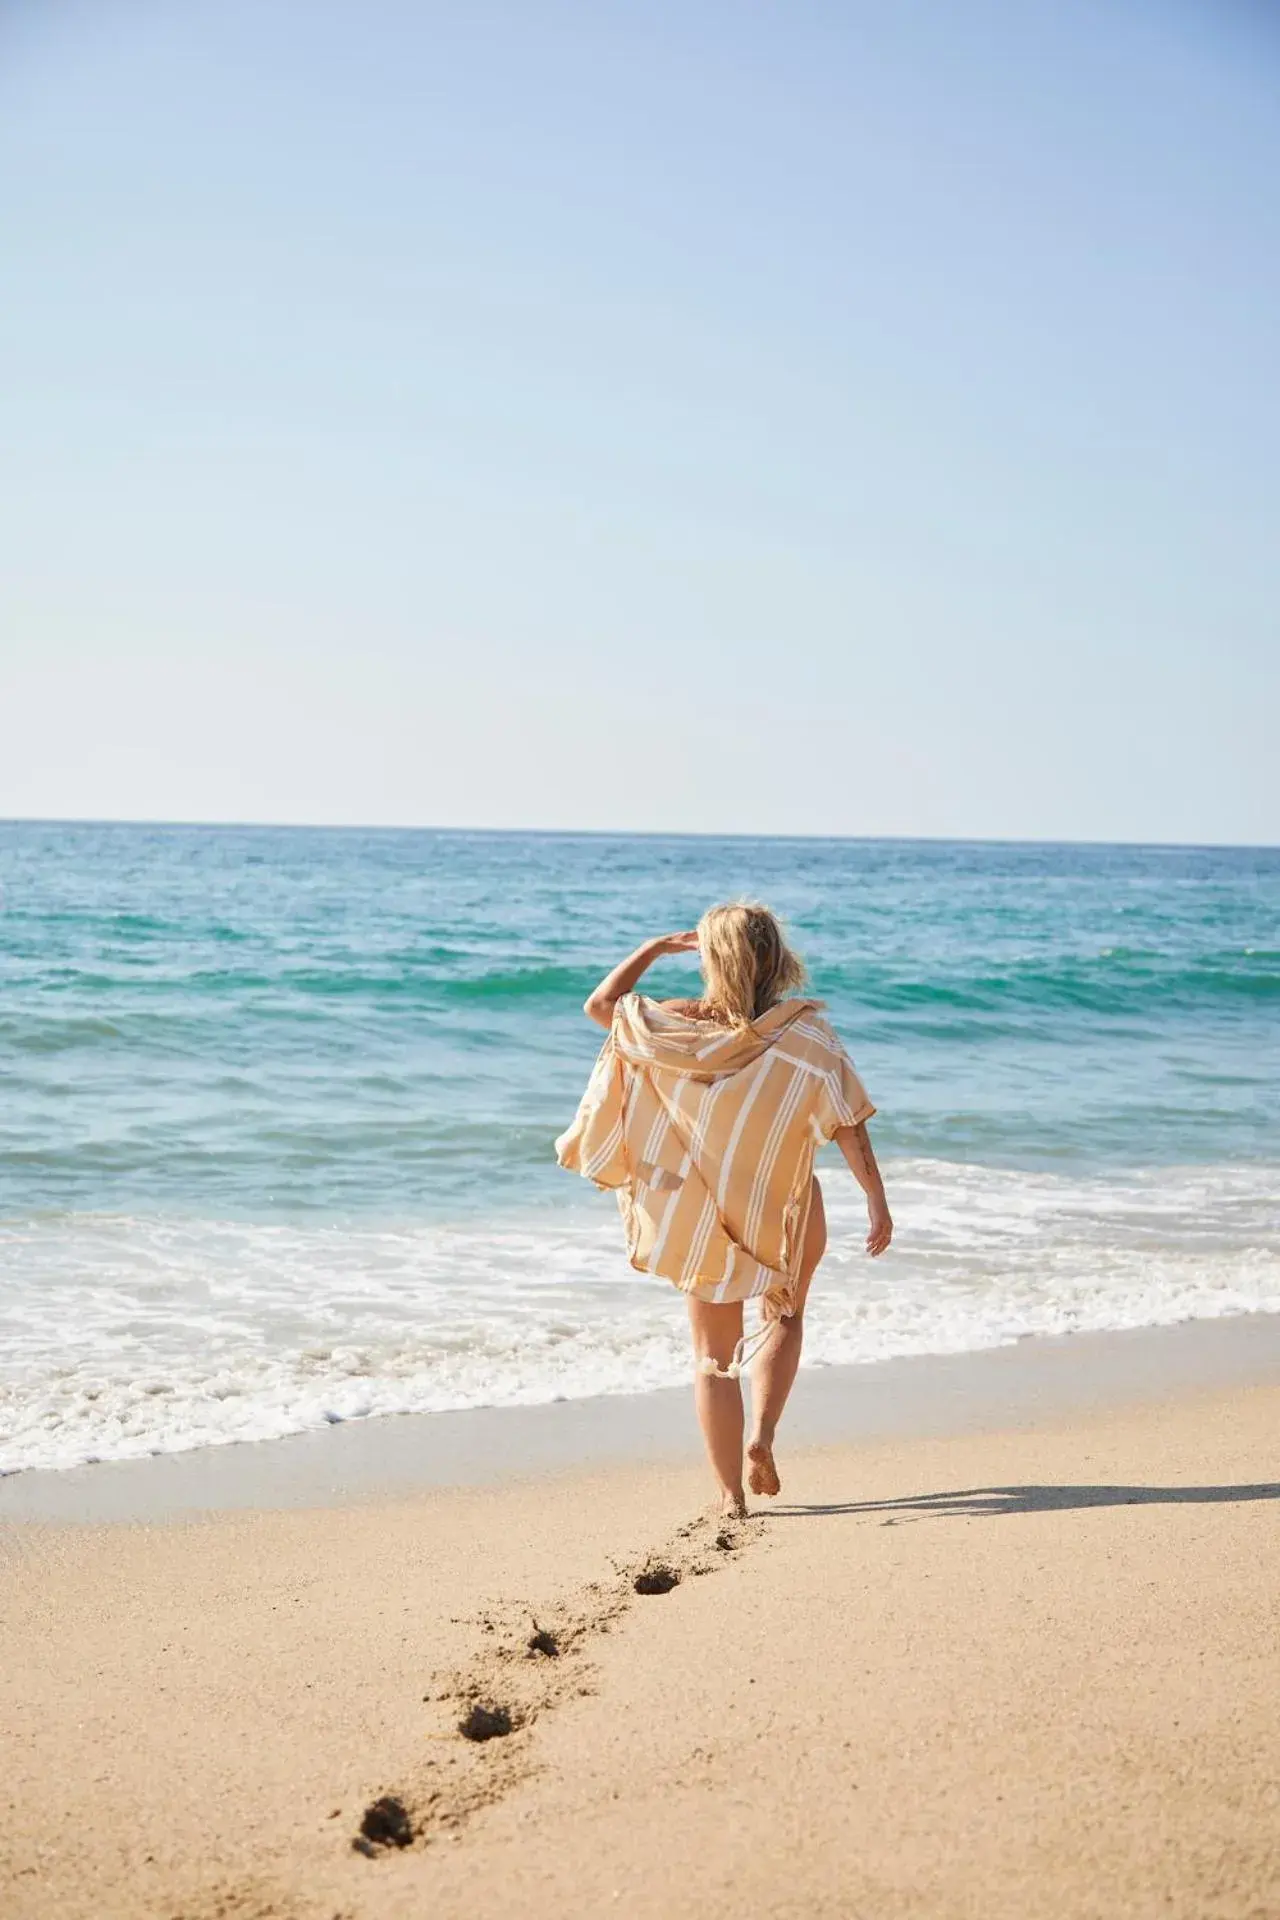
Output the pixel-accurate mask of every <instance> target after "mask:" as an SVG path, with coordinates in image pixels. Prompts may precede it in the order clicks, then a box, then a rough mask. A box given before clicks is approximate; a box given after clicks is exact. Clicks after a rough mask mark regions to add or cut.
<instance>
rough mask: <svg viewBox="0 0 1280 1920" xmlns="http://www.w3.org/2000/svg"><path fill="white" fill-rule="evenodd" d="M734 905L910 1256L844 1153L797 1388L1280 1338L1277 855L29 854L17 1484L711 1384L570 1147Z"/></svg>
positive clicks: (195, 841) (11, 998)
mask: <svg viewBox="0 0 1280 1920" xmlns="http://www.w3.org/2000/svg"><path fill="white" fill-rule="evenodd" d="M744 894H750V895H753V896H757V897H760V898H763V899H765V900H767V901H768V902H769V903H770V904H771V905H773V906H774V907H775V909H776V910H777V911H779V912H780V913H782V914H783V915H784V916H785V917H786V919H787V920H788V922H789V924H790V927H791V929H792V933H793V936H794V938H795V941H796V943H797V944H798V946H799V947H800V949H801V951H802V952H803V953H804V954H805V956H806V958H807V960H808V962H809V965H810V969H811V974H812V982H813V990H814V991H816V992H817V993H818V994H820V995H821V997H822V998H823V999H824V1000H825V1001H826V1002H827V1004H828V1007H829V1010H830V1014H831V1017H832V1018H833V1020H834V1021H835V1023H836V1025H837V1027H838V1028H839V1030H840V1031H841V1034H842V1035H843V1037H844V1039H845V1041H846V1044H847V1045H848V1047H849V1050H850V1051H851V1053H852V1054H853V1056H854V1058H855V1060H856V1062H857V1065H858V1068H859V1071H860V1073H861V1075H862V1077H863V1079H864V1080H865V1081H866V1083H867V1086H868V1089H869V1091H870V1093H871V1097H872V1099H873V1100H874V1101H875V1102H876V1104H877V1106H878V1108H879V1110H880V1111H879V1114H878V1117H877V1118H876V1120H875V1121H874V1122H873V1123H872V1135H873V1138H874V1140H875V1143H876V1147H877V1151H878V1153H879V1155H880V1158H881V1162H882V1165H883V1167H884V1172H885V1179H886V1185H887V1188H888V1192H889V1199H890V1204H891V1207H892V1209H893V1212H894V1216H895V1220H896V1222H897V1236H896V1240H895V1244H894V1246H893V1248H892V1250H891V1251H890V1253H889V1254H888V1255H886V1256H885V1257H884V1258H883V1259H882V1260H880V1261H878V1262H874V1263H873V1262H870V1261H868V1260H867V1259H866V1258H865V1256H864V1255H863V1254H862V1252H861V1250H860V1244H861V1237H862V1234H863V1233H864V1232H865V1217H864V1212H863V1208H862V1205H861V1197H860V1195H859V1194H858V1192H857V1189H856V1188H855V1187H854V1185H853V1182H852V1180H851V1179H850V1178H849V1176H848V1174H847V1173H846V1172H845V1170H844V1166H843V1162H842V1161H841V1160H840V1158H839V1155H838V1154H837V1153H836V1152H835V1150H834V1149H827V1150H825V1151H824V1153H823V1155H822V1157H821V1167H820V1171H821V1172H822V1173H823V1175H824V1185H825V1191H826V1195H827V1205H828V1213H829V1217H830V1227H831V1250H830V1252H829V1254H828V1256H827V1259H826V1261H825V1262H824V1264H823V1267H822V1268H821V1269H820V1272H819V1275H818V1279H817V1281H816V1282H815V1286H814V1292H813V1297H812V1303H811V1307H810V1314H809V1319H808V1333H807V1347H806V1364H818V1365H821V1364H824V1363H825V1364H830V1363H833V1362H863V1363H867V1364H874V1363H875V1362H877V1361H880V1360H883V1359H885V1358H888V1357H890V1356H893V1355H899V1354H912V1353H940V1352H961V1351H966V1350H969V1349H976V1348H981V1347H988V1346H992V1345H997V1344H1001V1343H1005V1342H1009V1341H1013V1340H1017V1339H1021V1338H1025V1337H1027V1336H1030V1335H1036V1334H1061V1333H1069V1332H1072V1331H1074V1330H1076V1329H1081V1328H1091V1329H1101V1328H1120V1327H1133V1326H1143V1325H1153V1324H1157V1323H1162V1322H1170V1321H1175V1320H1184V1319H1192V1318H1199V1317H1210V1316H1217V1315H1223V1314H1236V1313H1245V1312H1249V1311H1256V1310H1262V1311H1266V1312H1277V1311H1280V1018H1278V1016H1280V851H1277V850H1274V849H1271V850H1268V849H1248V848H1238V849H1237V848H1211V849H1210V848H1168V847H1110V846H1066V845H1061V846H1058V845H1054V846H1050V845H1021V844H1019V845H994V844H975V845H969V844H959V843H955V844H949V843H940V842H921V843H916V842H905V841H865V840H799V839H745V838H743V839H712V838H696V837H669V838H668V837H641V836H606V835H593V834H532V833H530V834H516V833H510V834H502V833H462V832H426V831H422V832H418V831H390V830H388V831H365V830H328V829H302V828H298V829H277V828H239V827H221V828H219V827H160V826H126V825H89V824H87V825H64V824H37V823H10V824H0V1471H14V1470H16V1469H20V1468H26V1467H67V1466H72V1465H75V1464H78V1463H81V1462H85V1461H92V1460H106V1459H119V1458H126V1457H132V1456H137V1455H143V1454H148V1453H163V1452H170V1451H175V1450H180V1449H184V1448H189V1447H195V1446H205V1445H211V1444H220V1443H223V1442H228V1441H233V1440H244V1439H260V1438H266V1437H270V1436H275V1435H281V1434H287V1433H293V1432H299V1431H302V1430H304V1429H308V1428H315V1427H319V1426H322V1425H324V1424H325V1423H333V1422H337V1421H342V1420H352V1419H359V1418H363V1417H366V1416H370V1415H377V1414H390V1413H397V1412H408V1411H432V1410H438V1409H444V1408H455V1407H467V1406H480V1405H494V1404H513V1403H518V1402H523V1403H528V1402H536V1401H549V1400H555V1399H562V1398H572V1397H576V1396H580V1395H587V1394H596V1393H627V1392H635V1391H639V1390H643V1389H645V1388H650V1387H657V1386H666V1385H671V1384H674V1383H677V1382H681V1381H685V1380H687V1379H688V1378H689V1377H690V1369H689V1363H688V1359H687V1356H686V1336H685V1328H684V1315H683V1303H682V1301H681V1300H680V1298H679V1296H678V1295H677V1294H676V1293H675V1291H674V1289H672V1288H670V1287H669V1286H668V1285H667V1284H666V1283H665V1282H663V1281H659V1280H654V1279H650V1278H647V1277H645V1276H644V1275H641V1274H636V1273H633V1272H631V1271H630V1269H629V1268H628V1267H627V1265H626V1262H625V1259H624V1257H623V1252H622V1240H621V1232H620V1226H619V1222H618V1219H617V1215H616V1210H615V1206H614V1203H613V1200H612V1198H611V1197H610V1196H609V1195H606V1194H600V1193H596V1192H595V1191H594V1190H593V1189H592V1188H590V1187H589V1186H588V1185H587V1184H586V1183H585V1182H583V1181H580V1180H577V1179H574V1178H572V1177H570V1176H569V1175H567V1174H565V1173H562V1172H561V1171H560V1170H559V1169H558V1168H557V1167H556V1166H555V1164H554V1158H553V1152H552V1141H553V1139H554V1137H555V1135H556V1134H557V1133H558V1132H559V1131H560V1130H561V1129H562V1128H563V1127H564V1126H565V1125H566V1124H567V1122H568V1120H569V1118H570V1117H571V1115H572V1113H573V1110H574V1107H575V1105H576V1102H577V1099H578V1096H579V1094H580V1092H581V1089H582V1086H583V1084H584V1082H585V1080H586V1077H587V1074H588V1072H589V1070H590V1067H591V1063H592V1060H593V1059H594V1056H595V1053H596V1051H597V1047H598V1043H599V1040H600V1037H601V1036H600V1034H599V1032H598V1030H597V1029H595V1028H594V1027H592V1026H591V1025H590V1024H589V1023H588V1022H587V1021H586V1019H585V1018H584V1017H583V1014H582V1011H581V1003H582V1001H583V999H584V997H585V996H586V994H587V993H588V991H589V990H590V988H591V987H592V986H593V985H595V983H596V981H597V980H598V979H599V978H600V976H601V975H602V974H603V973H604V972H605V971H607V969H608V968H609V967H610V966H612V965H613V964H614V962H615V961H617V960H618V959H620V958H621V957H622V956H623V955H624V954H625V953H627V952H628V951H629V950H630V949H631V948H632V947H634V946H635V945H636V944H637V943H638V942H639V941H640V940H641V939H642V938H644V937H645V936H647V935H649V934H651V933H654V932H663V931H668V930H671V929H674V928H679V927H683V926H688V925H692V924H693V922H694V921H695V920H696V919H697V917H698V915H699V913H700V912H701V911H702V909H703V908H704V907H705V906H706V905H708V904H709V903H710V902H712V901H714V900H720V899H728V898H734V897H738V896H741V895H744ZM646 984H647V985H650V986H651V987H652V990H653V991H655V992H657V993H660V994H667V993H680V992H693V991H696V978H695V975H694V974H693V973H692V972H691V970H690V969H689V968H688V966H686V965H681V964H677V963H674V962H666V963H663V965H662V966H661V967H660V968H658V969H655V971H654V973H653V974H652V975H651V976H650V978H649V982H647V983H646Z"/></svg>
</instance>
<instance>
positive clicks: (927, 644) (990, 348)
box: [0, 0, 1280, 842]
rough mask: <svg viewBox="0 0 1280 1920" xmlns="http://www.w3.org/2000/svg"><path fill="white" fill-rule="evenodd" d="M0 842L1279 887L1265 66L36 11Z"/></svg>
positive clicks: (134, 2)
mask: <svg viewBox="0 0 1280 1920" xmlns="http://www.w3.org/2000/svg"><path fill="white" fill-rule="evenodd" d="M0 170H2V171H3V176H4V182H5V185H4V193H3V202H4V205H3V212H0V230H2V231H3V250H4V256H5V261H6V267H7V271H6V275H5V278H6V282H7V286H6V294H5V298H4V302H3V306H2V308H0V359H2V361H3V366H4V370H5V376H6V378H5V386H6V388H7V400H6V406H5V415H6V423H5V431H4V434H3V438H2V442H0V524H2V526H3V533H2V535H0V538H2V539H3V544H4V548H5V555H4V566H3V570H2V577H0V616H2V619H3V625H2V627H0V816H7V817H12V816H24V815H37V816H43V817H60V816H68V817H82V818H83V817H116V818H162V819H188V820H202V819H203V820H264V821H315V822H370V823H388V824H395V823H403V824H424V825H430V824H440V825H472V826H529V827H538V826H541V827H597V828H631V829H660V830H688V831H747V832H770V831H776V832H786V833H797V832H812V833H847V834H860V833H868V834H913V835H915V834H919V835H954V836H975V837H976V836H993V837H1018V838H1021V837H1049V838H1090V839H1130V840H1143V839H1156V840H1204V841H1211V840H1225V841H1252V842H1275V841H1277V840H1280V771H1278V770H1277V768H1278V764H1280V755H1278V754H1277V749H1276V732H1277V720H1278V718H1280V542H1278V540H1277V529H1278V527H1280V378H1278V375H1280V355H1278V351H1277V349H1278V343H1280V327H1278V324H1277V322H1278V318H1280V18H1277V14H1276V11H1275V10H1274V9H1272V8H1271V7H1269V6H1268V5H1265V4H1252V3H1251V0H1073V4H1072V5H1070V6H1064V5H1062V4H1061V3H1060V0H965V4H964V5H963V6H958V5H956V4H954V0H876V3H874V4H873V3H872V0H798V3H795V4H790V5H783V4H781V3H780V0H773V3H772V4H759V5H746V6H744V5H742V4H741V0H738V4H729V0H682V3H681V4H678V5H677V4H666V3H665V0H656V3H655V4H650V5H647V6H643V7H642V6H626V5H588V4H587V0H572V3H571V4H570V3H568V0H561V3H559V4H554V3H552V0H511V3H510V4H506V5H497V4H484V0H481V3H480V4H474V5H467V6H462V5H435V4H431V0H360V3H359V4H357V3H356V0H319V3H318V4H311V5H306V6H304V5H302V4H301V0H289V3H287V4H286V3H285V0H184V4H183V5H181V6H178V7H174V6H171V5H165V4H162V0H93V4H92V5H90V4H87V3H86V0H68V3H66V4H60V5H53V4H49V0H11V3H10V5H9V6H8V7H7V8H6V9H5V11H4V15H3V19H2V20H0Z"/></svg>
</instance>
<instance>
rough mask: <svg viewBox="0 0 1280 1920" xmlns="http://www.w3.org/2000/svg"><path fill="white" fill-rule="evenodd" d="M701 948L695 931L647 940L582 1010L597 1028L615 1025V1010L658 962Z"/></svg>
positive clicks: (591, 997)
mask: <svg viewBox="0 0 1280 1920" xmlns="http://www.w3.org/2000/svg"><path fill="white" fill-rule="evenodd" d="M697 945H698V935H697V932H696V930H694V931H693V932H690V933H660V934H658V935H657V937H656V938H655V939H653V940H646V941H645V942H644V945H643V946H639V947H637V948H636V950H635V952H634V953H631V954H628V955H627V958H626V959H625V960H620V961H619V963H618V965H617V966H616V967H615V968H614V970H613V972H612V973H607V974H606V975H605V977H604V979H603V980H602V981H601V982H600V985H599V986H598V987H597V988H596V989H595V991H594V993H591V994H589V995H588V996H587V999H586V1001H585V1002H584V1003H583V1008H582V1011H583V1012H584V1013H585V1014H586V1016H587V1018H588V1020H594V1021H595V1023H596V1025H597V1026H600V1027H611V1026H612V1025H613V1010H614V1008H615V1007H616V1006H617V1004H618V1002H619V1000H621V998H622V996H623V994H624V993H630V991H631V989H632V987H634V985H635V984H636V981H637V980H639V979H640V977H641V976H642V975H643V974H645V973H647V972H648V971H649V968H650V967H651V966H652V965H653V963H654V961H655V960H660V959H661V958H662V956H663V954H664V953H692V952H693V951H694V950H695V949H696V948H697Z"/></svg>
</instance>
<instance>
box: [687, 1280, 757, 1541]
mask: <svg viewBox="0 0 1280 1920" xmlns="http://www.w3.org/2000/svg"><path fill="white" fill-rule="evenodd" d="M689 1328H690V1331H691V1332H692V1334H693V1351H694V1354H695V1356H696V1358H697V1359H698V1360H702V1359H704V1358H706V1357H707V1356H710V1358H711V1359H713V1360H714V1361H715V1363H716V1365H717V1366H718V1367H727V1366H728V1364H729V1362H730V1361H731V1360H732V1358H733V1350H734V1348H735V1347H736V1346H737V1344H738V1341H739V1340H740V1339H741V1337H742V1304H741V1302H739V1303H738V1304H737V1305H736V1306H728V1305H724V1306H713V1305H712V1304H711V1303H710V1302H709V1301H706V1300H694V1299H693V1298H690V1301H689ZM693 1402H694V1405H695V1406H696V1407H697V1409H698V1424H699V1426H700V1427H701V1428H702V1437H703V1439H704V1440H705V1442H706V1446H707V1458H708V1459H709V1460H710V1462H711V1470H712V1472H713V1473H714V1474H715V1476H716V1479H717V1480H718V1481H719V1482H720V1494H721V1502H720V1504H721V1508H722V1511H723V1512H725V1513H732V1514H743V1513H745V1512H746V1510H747V1502H746V1497H745V1495H744V1494H743V1491H742V1427H743V1419H742V1388H741V1386H740V1384H739V1383H738V1381H736V1380H722V1379H720V1378H719V1377H718V1376H717V1375H716V1374H707V1373H702V1372H698V1373H697V1374H695V1375H694V1382H693Z"/></svg>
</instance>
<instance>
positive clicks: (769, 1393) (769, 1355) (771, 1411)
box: [747, 1180, 827, 1494]
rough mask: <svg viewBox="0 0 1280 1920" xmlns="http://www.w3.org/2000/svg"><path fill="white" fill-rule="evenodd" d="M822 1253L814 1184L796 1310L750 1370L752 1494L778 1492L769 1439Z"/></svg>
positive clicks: (796, 1358) (791, 1377) (791, 1374)
mask: <svg viewBox="0 0 1280 1920" xmlns="http://www.w3.org/2000/svg"><path fill="white" fill-rule="evenodd" d="M826 1250H827V1215H826V1209H825V1208H824V1207H823V1204H822V1188H821V1187H820V1186H819V1185H818V1183H817V1181H816V1180H815V1181H814V1183H813V1195H812V1198H811V1199H810V1202H809V1218H808V1220H807V1221H806V1222H805V1230H804V1247H803V1250H802V1252H801V1255H800V1270H799V1273H798V1274H797V1276H796V1310H795V1312H794V1313H790V1314H787V1315H786V1316H785V1317H784V1318H783V1319H781V1320H779V1321H778V1323H777V1326H776V1327H775V1328H774V1331H773V1333H772V1335H771V1336H770V1338H769V1339H768V1340H766V1341H765V1343H764V1346H763V1347H762V1348H761V1350H760V1353H759V1355H758V1356H757V1359H756V1363H755V1366H754V1368H753V1369H752V1375H751V1412H752V1422H751V1444H750V1446H749V1447H748V1448H747V1485H748V1486H749V1487H750V1489H751V1491H752V1493H767V1494H775V1493H780V1492H781V1491H782V1482H781V1481H780V1480H779V1478H778V1469H777V1467H776V1466H775V1465H774V1459H773V1437H774V1435H775V1433H776V1432H777V1430H778V1422H779V1420H781V1418H782V1409H783V1408H784V1407H785V1406H786V1404H787V1396H788V1394H789V1393H790V1392H791V1389H792V1387H793V1386H794V1384H795V1378H796V1369H797V1367H798V1366H799V1365H800V1349H801V1347H802V1346H803V1345H804V1304H805V1301H806V1300H807V1299H808V1297H809V1282H810V1281H811V1280H812V1279H813V1276H814V1272H815V1270H816V1268H817V1265H818V1262H819V1260H821V1258H822V1256H823V1254H824V1253H825V1252H826Z"/></svg>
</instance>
